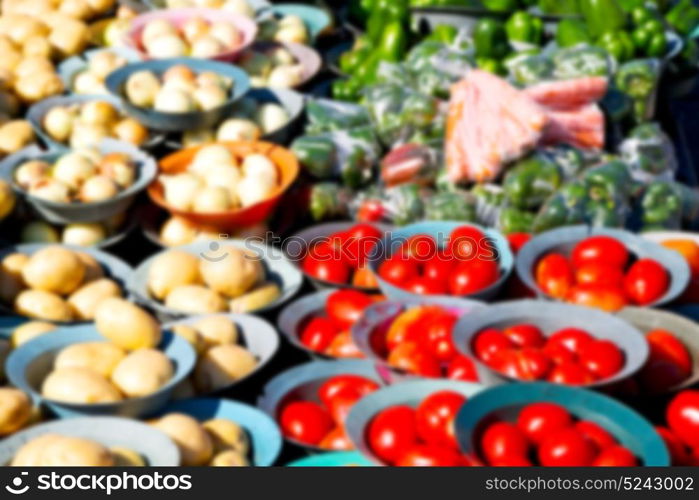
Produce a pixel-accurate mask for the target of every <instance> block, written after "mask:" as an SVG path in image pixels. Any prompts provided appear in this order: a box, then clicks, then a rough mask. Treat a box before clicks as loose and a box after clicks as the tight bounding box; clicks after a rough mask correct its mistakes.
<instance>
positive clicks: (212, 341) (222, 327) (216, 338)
mask: <svg viewBox="0 0 699 500" xmlns="http://www.w3.org/2000/svg"><path fill="white" fill-rule="evenodd" d="M192 326H193V327H194V329H195V330H196V331H197V332H199V333H200V334H201V337H202V338H203V340H204V342H205V344H206V345H207V347H213V346H216V345H224V344H235V343H236V342H238V327H237V326H236V325H235V323H233V321H231V320H230V319H229V318H227V317H225V316H207V317H205V318H202V319H200V320H199V321H197V322H196V323H194V324H193V325H192Z"/></svg>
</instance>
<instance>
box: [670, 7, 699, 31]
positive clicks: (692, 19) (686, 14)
mask: <svg viewBox="0 0 699 500" xmlns="http://www.w3.org/2000/svg"><path fill="white" fill-rule="evenodd" d="M665 20H666V21H667V22H668V24H669V25H670V26H672V27H673V29H675V31H677V32H678V33H680V34H682V35H684V36H687V35H689V34H690V33H692V32H693V31H694V30H695V29H696V28H697V26H699V8H698V7H696V6H695V5H694V2H693V1H692V0H679V2H677V4H676V5H675V6H674V7H673V8H672V9H670V11H669V12H668V13H667V15H666V16H665Z"/></svg>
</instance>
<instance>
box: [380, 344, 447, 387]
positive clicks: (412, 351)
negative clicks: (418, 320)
mask: <svg viewBox="0 0 699 500" xmlns="http://www.w3.org/2000/svg"><path fill="white" fill-rule="evenodd" d="M387 361H388V364H389V365H391V366H392V367H393V368H397V369H399V370H404V371H406V372H408V373H411V374H413V375H420V376H423V377H431V378H438V377H440V376H441V375H442V370H441V367H440V366H439V362H438V361H437V359H436V358H435V357H434V356H432V355H431V354H430V353H428V352H426V351H425V350H424V349H423V348H421V347H420V346H419V345H418V344H416V343H414V342H406V343H403V344H400V345H399V346H397V347H396V348H395V349H393V350H392V351H391V352H390V353H389V354H388V360H387Z"/></svg>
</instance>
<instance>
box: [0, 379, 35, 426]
mask: <svg viewBox="0 0 699 500" xmlns="http://www.w3.org/2000/svg"><path fill="white" fill-rule="evenodd" d="M31 415H32V402H31V399H29V396H27V395H26V394H25V393H23V392H22V391H20V390H19V389H14V388H10V387H0V436H7V435H8V434H12V433H13V432H16V431H18V430H19V429H21V428H22V427H24V426H25V425H26V424H27V423H28V421H29V417H31Z"/></svg>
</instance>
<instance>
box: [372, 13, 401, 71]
mask: <svg viewBox="0 0 699 500" xmlns="http://www.w3.org/2000/svg"><path fill="white" fill-rule="evenodd" d="M407 49H408V33H407V31H406V30H405V28H404V26H403V24H402V23H401V22H400V21H391V22H389V23H387V24H386V25H385V26H384V28H383V33H382V34H381V38H380V39H379V43H378V44H377V47H376V50H377V51H378V53H379V57H380V59H381V60H382V61H389V62H400V61H402V60H403V59H404V58H405V54H406V51H407Z"/></svg>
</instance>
